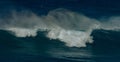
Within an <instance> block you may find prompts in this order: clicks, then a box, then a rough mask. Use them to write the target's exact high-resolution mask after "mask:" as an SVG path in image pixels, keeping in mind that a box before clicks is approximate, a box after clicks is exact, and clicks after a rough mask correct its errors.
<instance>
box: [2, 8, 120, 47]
mask: <svg viewBox="0 0 120 62" xmlns="http://www.w3.org/2000/svg"><path fill="white" fill-rule="evenodd" d="M103 20H106V21H102V19H101V20H97V19H93V18H89V17H87V16H85V15H83V14H80V13H76V12H72V11H69V10H66V9H61V8H60V9H56V10H52V11H50V12H49V13H48V14H47V15H41V16H38V15H36V14H34V13H32V12H29V11H24V12H15V11H14V12H12V13H11V14H10V17H7V18H5V19H1V21H0V29H1V30H7V31H10V33H12V34H14V35H15V36H17V37H35V36H36V35H37V32H38V31H47V33H46V37H48V38H50V39H58V40H60V41H62V42H64V43H65V44H66V46H69V47H86V43H92V42H93V37H92V36H91V33H92V32H93V30H95V29H103V30H119V29H120V24H119V23H120V21H119V20H120V17H119V16H118V17H109V18H108V19H103Z"/></svg>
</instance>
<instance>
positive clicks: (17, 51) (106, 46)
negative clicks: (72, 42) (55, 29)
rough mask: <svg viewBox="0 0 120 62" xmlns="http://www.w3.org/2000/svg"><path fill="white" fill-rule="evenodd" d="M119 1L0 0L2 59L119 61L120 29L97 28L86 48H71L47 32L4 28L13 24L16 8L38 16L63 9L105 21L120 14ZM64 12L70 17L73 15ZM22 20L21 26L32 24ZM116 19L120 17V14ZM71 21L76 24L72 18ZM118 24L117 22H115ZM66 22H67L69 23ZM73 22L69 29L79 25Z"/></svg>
mask: <svg viewBox="0 0 120 62" xmlns="http://www.w3.org/2000/svg"><path fill="white" fill-rule="evenodd" d="M119 2H120V1H118V0H59V1H58V0H0V29H1V30H0V62H120V31H119V30H114V29H113V30H104V29H95V30H93V31H92V33H91V34H90V35H91V36H93V40H94V42H93V43H87V46H86V47H75V46H74V47H68V46H66V43H65V42H61V39H49V38H48V37H46V34H47V33H48V32H47V31H37V35H36V36H34V37H32V36H28V37H27V36H26V37H19V36H18V37H17V36H15V33H14V32H12V33H11V31H8V30H5V29H3V28H6V26H7V25H6V24H10V22H9V21H11V20H10V19H9V18H10V17H11V15H10V14H11V13H12V12H14V11H16V12H18V13H19V12H20V13H21V12H23V13H24V11H25V12H26V11H28V12H27V13H29V12H33V13H34V14H37V16H41V15H42V16H43V17H44V15H47V14H48V13H49V12H50V11H52V10H55V9H59V8H64V9H67V10H70V11H73V12H76V13H80V14H84V15H85V16H87V17H90V18H94V19H98V20H100V21H102V22H105V21H108V20H106V19H107V18H109V17H112V16H119V14H120V8H119V6H120V4H119ZM63 13H64V12H63ZM55 14H56V13H55ZM55 14H54V13H53V15H55ZM57 14H58V13H57ZM58 15H59V14H58ZM65 15H68V17H69V15H70V14H65ZM22 16H24V15H22ZM15 17H17V16H15ZM55 17H56V18H57V16H55ZM76 17H77V16H76ZM58 18H59V17H58ZM71 18H72V17H71ZM2 19H4V20H2ZM6 19H9V20H6ZM20 19H25V20H24V21H25V22H23V21H22V20H19V21H22V22H23V25H22V27H25V28H28V27H31V26H29V24H28V25H27V26H24V23H25V25H26V22H28V21H27V19H26V18H20ZM31 19H32V18H31ZM37 19H38V18H37ZM62 19H64V18H62ZM17 20H18V19H17ZM28 20H29V19H28ZM34 20H36V19H34ZM59 20H61V19H59ZM65 20H66V19H65ZM68 20H69V19H68ZM115 20H116V19H115ZM117 20H118V21H119V20H120V19H119V17H118V18H117ZM19 21H17V22H18V23H15V24H14V25H13V26H14V27H21V25H20V24H21V23H22V22H20V23H19ZM44 21H45V20H44ZM113 21H114V20H113ZM13 22H16V21H13ZM67 22H68V23H69V21H67ZM70 22H71V21H70ZM28 23H29V22H28ZM32 23H33V22H32ZM50 23H52V22H50ZM56 23H57V22H56ZM72 23H73V24H74V22H73V21H72ZM92 23H93V22H92ZM112 23H114V22H112ZM119 23H120V22H117V23H116V25H117V24H119ZM35 24H36V23H35ZM61 24H62V23H61ZM65 24H66V25H67V23H66V22H65ZM65 24H63V25H65ZM4 25H5V26H4ZM11 25H12V23H11V24H10V26H11ZM30 25H31V23H30ZM74 25H75V27H74ZM74 25H73V26H72V27H73V28H71V26H68V27H70V28H68V27H67V29H77V28H76V26H78V25H79V24H77V25H76V24H74ZM8 26H9V25H8ZM32 26H34V25H32ZM85 26H87V24H86V25H85ZM113 26H114V25H113ZM110 27H111V26H110ZM119 27H120V26H119V25H118V28H119ZM65 28H66V26H65ZM18 31H19V30H18ZM18 31H17V32H18ZM30 33H31V32H30ZM20 34H22V33H20ZM24 34H25V33H24ZM28 34H29V33H28ZM73 35H74V34H73ZM71 36H72V35H71ZM66 39H67V38H66Z"/></svg>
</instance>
